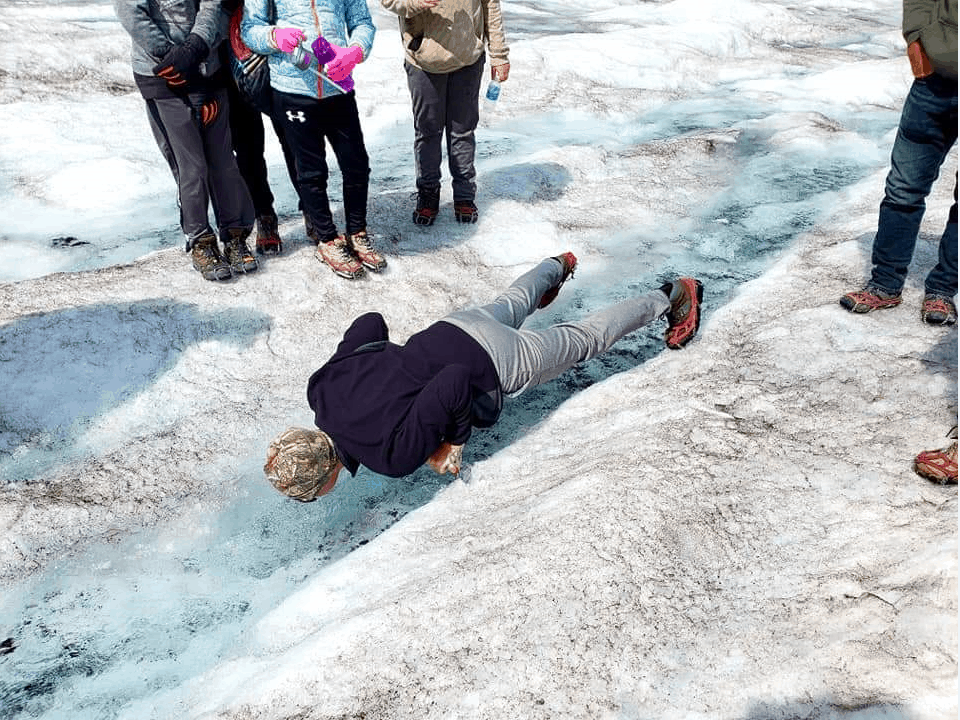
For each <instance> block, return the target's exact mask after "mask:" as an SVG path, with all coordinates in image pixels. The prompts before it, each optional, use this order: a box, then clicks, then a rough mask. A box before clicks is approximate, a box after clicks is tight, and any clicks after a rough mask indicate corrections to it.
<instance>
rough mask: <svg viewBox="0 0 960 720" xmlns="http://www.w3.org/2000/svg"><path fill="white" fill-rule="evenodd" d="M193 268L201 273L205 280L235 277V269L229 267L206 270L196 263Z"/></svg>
mask: <svg viewBox="0 0 960 720" xmlns="http://www.w3.org/2000/svg"><path fill="white" fill-rule="evenodd" d="M193 269H194V270H196V271H197V272H198V273H200V277H202V278H203V279H204V280H214V281H217V280H229V279H230V278H231V277H233V271H232V270H231V269H230V268H229V267H225V268H213V269H212V270H206V271H204V270H201V269H200V268H198V267H197V266H196V265H194V266H193Z"/></svg>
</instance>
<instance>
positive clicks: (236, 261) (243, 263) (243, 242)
mask: <svg viewBox="0 0 960 720" xmlns="http://www.w3.org/2000/svg"><path fill="white" fill-rule="evenodd" d="M249 234H250V231H249V230H246V229H244V228H229V229H228V230H227V231H226V232H225V233H224V234H223V255H224V257H225V258H226V261H227V263H229V265H230V269H231V270H233V271H234V272H235V273H251V272H254V271H256V269H257V268H259V267H260V263H259V262H258V261H257V258H256V257H255V256H254V254H253V253H252V252H250V248H248V247H247V236H248V235H249Z"/></svg>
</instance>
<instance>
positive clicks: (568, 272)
mask: <svg viewBox="0 0 960 720" xmlns="http://www.w3.org/2000/svg"><path fill="white" fill-rule="evenodd" d="M550 259H551V260H556V261H557V262H559V263H560V264H561V265H563V274H562V275H561V276H560V282H558V283H557V284H556V285H554V286H553V287H552V288H550V289H549V290H547V291H546V292H545V293H544V294H543V297H541V298H540V302H538V303H537V309H538V310H542V309H543V308H545V307H546V306H547V305H549V304H550V303H552V302H553V301H554V300H556V299H557V295H559V294H560V288H561V287H563V284H564V283H565V282H566V281H567V280H568V279H569V278H572V277H573V271H574V270H576V268H577V256H576V255H574V254H573V253H572V252H569V251H567V252H565V253H563V255H555V256H554V257H552V258H550Z"/></svg>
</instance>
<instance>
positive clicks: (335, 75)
mask: <svg viewBox="0 0 960 720" xmlns="http://www.w3.org/2000/svg"><path fill="white" fill-rule="evenodd" d="M330 47H332V48H333V51H334V52H335V53H336V55H335V56H334V58H333V60H331V61H330V62H328V63H327V75H329V76H330V79H331V80H333V81H334V82H343V81H344V80H346V79H347V78H349V77H350V73H352V72H353V69H354V68H355V67H356V66H357V63H359V62H360V61H361V60H363V50H361V49H360V47H359V46H358V45H351V46H350V47H348V48H342V47H339V46H337V45H334V44H333V43H330Z"/></svg>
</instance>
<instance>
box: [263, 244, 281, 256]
mask: <svg viewBox="0 0 960 720" xmlns="http://www.w3.org/2000/svg"><path fill="white" fill-rule="evenodd" d="M282 252H283V243H268V244H264V245H257V254H258V255H279V254H280V253H282Z"/></svg>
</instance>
